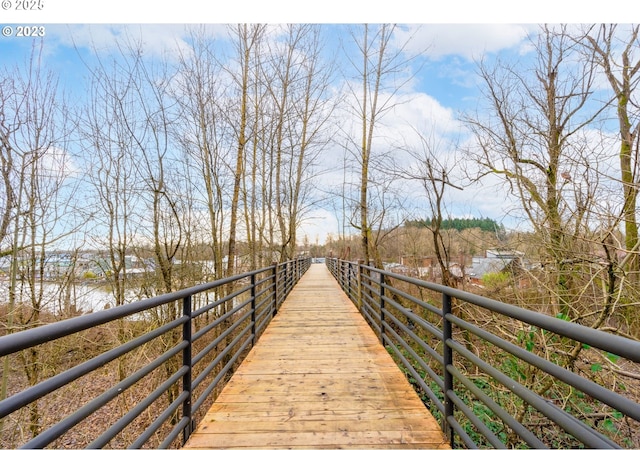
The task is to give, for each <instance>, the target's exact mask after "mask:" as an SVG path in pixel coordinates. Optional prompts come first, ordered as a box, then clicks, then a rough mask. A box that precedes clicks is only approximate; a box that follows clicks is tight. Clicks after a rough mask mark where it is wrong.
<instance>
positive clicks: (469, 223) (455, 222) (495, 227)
mask: <svg viewBox="0 0 640 450" xmlns="http://www.w3.org/2000/svg"><path fill="white" fill-rule="evenodd" d="M431 223H432V219H430V218H426V219H416V220H407V221H405V226H407V227H413V228H429V227H430V226H431ZM470 228H479V229H480V230H481V231H489V232H496V233H498V234H500V235H504V234H505V229H504V225H502V224H500V223H498V222H496V221H495V220H493V219H489V218H484V217H483V218H479V219H478V218H471V219H461V218H455V219H451V218H450V219H443V220H442V224H441V229H443V230H458V231H462V230H467V229H470Z"/></svg>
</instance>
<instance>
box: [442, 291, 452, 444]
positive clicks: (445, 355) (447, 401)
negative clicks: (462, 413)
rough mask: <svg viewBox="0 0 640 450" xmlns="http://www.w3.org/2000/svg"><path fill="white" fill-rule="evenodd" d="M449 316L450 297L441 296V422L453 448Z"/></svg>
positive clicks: (450, 330)
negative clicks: (442, 411) (442, 391)
mask: <svg viewBox="0 0 640 450" xmlns="http://www.w3.org/2000/svg"><path fill="white" fill-rule="evenodd" d="M448 314H451V296H450V295H448V294H445V293H443V294H442V360H443V367H442V374H443V378H444V380H443V382H444V420H443V421H442V431H444V434H445V435H446V436H447V438H448V439H449V444H450V445H451V446H452V447H453V428H452V427H451V426H450V425H449V417H453V402H452V401H451V397H450V396H449V392H453V375H451V373H450V372H449V370H448V369H447V368H448V367H449V366H452V365H453V349H452V348H451V347H449V345H448V344H447V342H448V341H449V340H451V338H452V329H451V322H449V319H447V315H448Z"/></svg>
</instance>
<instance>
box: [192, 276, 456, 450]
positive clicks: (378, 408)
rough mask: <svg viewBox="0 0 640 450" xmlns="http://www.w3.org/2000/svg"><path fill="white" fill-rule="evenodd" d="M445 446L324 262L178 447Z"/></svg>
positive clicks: (432, 421)
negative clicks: (186, 438) (194, 428)
mask: <svg viewBox="0 0 640 450" xmlns="http://www.w3.org/2000/svg"><path fill="white" fill-rule="evenodd" d="M349 447H350V448H449V445H448V443H447V442H446V439H445V437H444V435H443V433H442V432H441V431H440V427H439V425H438V423H437V422H436V421H435V419H434V418H433V417H432V416H431V414H430V413H429V412H428V410H427V409H426V408H425V407H424V405H423V404H422V402H421V401H420V398H419V397H418V395H417V394H416V393H415V391H414V390H413V389H412V387H411V385H410V384H409V382H408V381H407V380H406V378H405V376H404V375H403V374H402V372H401V371H400V369H398V367H397V366H396V364H395V363H394V361H393V360H392V358H391V357H390V356H389V354H388V353H387V352H386V350H385V349H384V348H383V347H382V346H381V345H380V343H379V341H378V339H377V337H376V336H375V334H374V333H373V331H372V330H371V329H370V328H369V326H368V325H367V324H366V322H365V321H364V319H363V318H362V316H361V315H360V313H359V312H358V310H357V308H355V306H354V305H353V304H352V303H351V301H350V300H349V299H348V298H347V297H346V295H345V294H344V293H343V292H342V291H341V290H340V287H339V286H338V284H337V282H336V281H335V280H334V279H333V277H332V276H331V274H330V273H329V271H328V269H327V268H326V267H325V266H324V265H320V264H313V265H312V266H311V268H310V269H309V270H308V271H307V273H306V274H305V275H304V276H303V278H302V279H301V280H300V282H299V283H298V285H297V286H296V287H295V288H294V289H293V291H292V292H291V294H289V297H288V298H287V300H286V301H285V302H284V304H283V305H282V308H281V309H280V311H279V312H278V314H277V316H276V317H275V318H274V319H273V321H272V322H271V324H270V325H269V326H268V327H267V329H266V330H265V332H264V334H263V335H262V337H261V338H260V340H259V341H258V343H257V345H256V346H255V347H254V348H253V349H252V350H251V352H250V353H249V355H248V356H247V358H246V359H245V361H244V362H243V363H242V364H241V366H240V367H239V368H238V370H237V371H236V373H235V374H234V375H233V377H232V378H231V380H230V381H229V383H228V384H227V385H226V386H225V388H224V389H223V391H222V393H221V394H220V396H219V397H218V399H217V400H216V402H215V403H214V405H213V406H212V408H211V409H210V410H209V412H208V413H207V415H206V416H205V418H204V419H203V420H202V422H201V423H200V425H199V426H198V428H197V430H196V431H195V432H194V434H192V435H191V438H190V439H189V441H188V442H187V445H186V446H185V448H349Z"/></svg>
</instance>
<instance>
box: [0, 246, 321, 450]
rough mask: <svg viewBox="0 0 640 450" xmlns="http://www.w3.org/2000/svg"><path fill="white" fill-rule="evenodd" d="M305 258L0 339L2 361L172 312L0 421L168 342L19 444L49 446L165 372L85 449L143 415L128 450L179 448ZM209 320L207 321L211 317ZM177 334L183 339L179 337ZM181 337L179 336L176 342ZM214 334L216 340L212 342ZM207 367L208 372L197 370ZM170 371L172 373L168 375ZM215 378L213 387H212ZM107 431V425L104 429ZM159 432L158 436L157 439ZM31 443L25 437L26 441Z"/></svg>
mask: <svg viewBox="0 0 640 450" xmlns="http://www.w3.org/2000/svg"><path fill="white" fill-rule="evenodd" d="M309 265H310V259H309V258H299V259H295V260H291V261H287V262H284V263H279V264H278V263H274V264H273V265H271V266H269V267H265V268H262V269H258V270H254V271H251V272H247V273H243V274H239V275H235V276H232V277H228V278H224V279H220V280H216V281H213V282H210V283H205V284H202V285H198V286H194V287H190V288H187V289H183V290H180V291H177V292H173V293H169V294H164V295H160V296H157V297H153V298H149V299H145V300H141V301H137V302H134V303H130V304H127V305H122V306H118V307H115V308H111V309H107V310H104V311H99V312H95V313H90V314H86V315H83V316H79V317H75V318H72V319H67V320H63V321H60V322H55V323H51V324H47V325H42V326H39V327H37V328H32V329H29V330H24V331H20V332H17V333H13V334H8V335H5V336H1V337H0V357H7V358H13V357H15V356H17V355H18V352H21V351H24V350H29V349H31V348H34V347H37V346H40V345H42V344H44V343H45V342H50V341H54V340H57V339H60V338H63V337H67V336H71V335H74V334H76V333H79V332H81V331H85V330H89V329H91V328H94V327H97V326H99V325H104V324H111V323H114V322H115V321H118V320H121V319H124V320H131V321H139V320H141V319H140V318H141V316H142V315H144V314H145V313H150V312H153V311H158V308H162V307H164V308H169V309H171V310H172V311H174V312H176V315H175V316H173V319H172V320H169V321H168V322H167V323H164V324H159V325H157V326H156V327H155V328H153V329H151V330H150V331H147V332H144V333H142V334H141V335H140V336H137V337H134V338H132V339H131V340H129V341H127V342H124V343H122V344H121V345H118V346H116V347H115V348H112V349H110V350H108V351H105V352H103V353H100V354H98V355H97V356H95V357H93V358H91V359H89V360H87V361H84V362H79V363H78V364H76V365H75V366H73V367H71V368H69V369H67V370H65V371H63V372H61V373H57V374H55V375H53V376H51V377H49V378H47V379H44V380H43V381H41V382H39V383H38V384H36V385H34V386H30V387H28V388H26V389H24V390H22V391H20V392H17V393H15V394H13V395H10V396H9V397H7V398H6V399H4V400H2V401H0V418H2V419H4V421H5V426H6V418H7V417H10V416H11V415H12V414H14V413H19V411H20V410H21V409H22V408H25V407H28V406H29V405H31V404H32V403H33V402H37V401H42V400H43V399H44V398H46V396H47V395H49V394H52V393H53V392H55V391H57V390H58V389H60V388H61V387H63V386H65V385H67V384H69V383H71V382H73V381H75V380H78V379H79V378H81V377H83V376H85V375H88V374H92V373H95V372H96V371H97V370H99V369H100V368H101V367H103V366H104V365H105V364H107V363H110V362H112V361H116V360H118V359H119V358H122V357H124V356H125V355H127V354H129V353H131V352H133V351H134V350H136V349H141V348H142V347H143V346H145V345H148V344H149V343H151V342H154V341H156V342H157V340H158V339H168V340H171V339H172V337H175V336H178V337H177V338H174V339H173V342H171V344H170V345H167V346H166V348H165V351H164V352H163V353H162V354H160V355H158V356H156V357H155V358H154V359H153V360H152V361H151V362H149V363H148V364H146V365H144V366H143V367H139V368H135V370H133V369H132V371H133V373H130V374H129V375H127V376H126V377H124V378H123V379H121V380H118V382H117V383H112V385H111V386H110V387H108V388H107V389H106V390H104V391H103V392H102V393H101V394H100V395H98V396H97V397H95V398H93V399H92V400H90V401H89V402H87V403H86V404H84V405H82V406H81V407H79V408H78V409H77V410H75V411H73V412H72V413H71V414H70V415H68V416H67V417H60V418H56V420H57V422H56V423H54V424H52V425H51V426H48V428H46V429H44V430H42V431H41V432H39V433H38V434H37V435H36V436H30V438H31V439H30V440H28V441H27V442H18V443H15V445H16V446H17V445H22V446H23V448H43V447H45V446H47V445H50V444H52V443H53V444H54V445H55V442H56V440H57V439H59V438H60V437H62V436H64V435H65V433H67V432H69V430H71V429H72V428H73V427H75V426H76V425H78V424H79V423H81V422H82V421H83V420H85V419H87V418H88V417H89V416H90V415H92V414H96V413H97V414H99V411H100V410H101V409H102V408H104V407H105V405H107V403H109V402H110V401H112V400H114V399H116V398H117V397H118V396H120V395H122V393H123V392H125V391H126V390H127V389H130V388H132V387H134V386H136V385H137V384H138V383H140V381H141V380H143V379H144V378H145V377H148V376H149V375H150V374H151V373H152V372H154V371H155V373H159V372H158V370H159V369H161V368H164V369H165V371H164V372H162V373H163V374H164V375H165V377H164V379H161V380H160V381H158V382H157V384H158V386H157V387H156V388H155V389H154V390H153V391H152V392H150V393H149V394H148V395H147V397H146V398H144V399H143V400H142V401H140V402H138V403H137V404H136V405H135V406H133V407H132V408H130V409H129V410H127V411H123V412H122V414H121V416H120V417H119V418H118V419H117V420H116V421H115V422H114V423H112V424H110V426H108V427H107V426H106V425H105V429H103V430H101V431H100V432H101V433H102V434H100V435H99V436H95V437H93V438H92V439H94V440H93V442H91V443H89V444H88V447H90V448H101V447H104V446H106V445H107V444H109V442H111V441H112V440H113V439H114V438H115V437H116V436H118V434H119V433H121V432H122V430H124V429H125V428H126V427H127V426H128V425H129V424H130V423H131V422H132V421H133V420H135V419H136V418H138V417H140V416H141V414H143V413H146V414H147V415H154V418H153V421H152V423H151V424H150V425H148V426H147V427H146V429H145V430H144V431H143V432H142V433H141V434H140V435H139V436H137V437H136V439H135V440H134V441H133V442H129V443H128V444H127V445H130V446H131V447H141V446H143V445H145V444H146V443H147V442H148V440H149V439H150V438H151V437H152V436H154V434H155V435H156V436H157V437H159V439H161V440H162V442H161V443H155V445H154V447H158V448H166V447H169V446H171V445H172V444H173V443H174V442H175V440H176V439H178V438H179V437H180V435H182V443H183V444H184V443H185V442H186V441H187V439H188V438H189V436H190V434H191V433H192V432H193V430H194V429H195V425H196V421H197V418H198V417H199V416H201V415H202V411H201V407H202V406H203V405H204V403H205V402H206V401H211V400H212V399H211V393H212V392H213V391H214V390H215V389H216V388H217V387H219V386H220V383H221V382H223V381H224V380H225V377H227V375H228V374H229V373H231V372H232V371H233V370H234V367H235V366H236V364H237V363H238V362H239V361H241V360H242V359H243V358H244V356H245V355H246V352H247V351H248V349H249V348H251V347H252V346H253V345H254V344H255V342H256V341H257V339H258V338H259V336H260V335H261V333H262V331H264V329H265V328H266V326H267V325H268V323H269V321H270V319H271V318H272V317H274V316H275V315H276V313H277V311H278V309H279V308H280V305H281V304H282V302H283V301H284V300H285V298H286V296H287V295H288V294H289V292H290V291H291V289H292V288H293V286H295V284H296V283H297V281H298V280H299V279H300V277H301V276H302V275H303V274H304V273H305V272H306V270H307V269H308V268H309ZM221 290H225V291H226V292H228V293H227V294H226V295H224V296H222V295H219V297H221V298H218V299H216V300H215V301H213V302H209V303H207V304H206V305H204V306H202V307H200V308H199V309H196V310H194V309H193V307H194V306H195V303H196V299H197V298H198V296H199V295H201V294H204V293H208V292H212V291H214V292H218V291H221ZM208 316H211V317H208ZM180 330H181V333H180ZM176 332H178V334H176ZM211 334H214V335H215V337H210V336H211ZM178 357H181V359H180V363H179V364H173V365H170V364H169V362H170V360H172V358H173V359H174V358H178ZM204 364H207V365H206V367H204V368H203V367H201V366H202V365H204ZM168 368H172V372H171V373H169V372H168ZM210 378H213V380H210ZM170 391H173V392H176V395H174V397H172V399H171V400H172V401H171V403H170V404H169V405H168V406H166V408H165V409H163V410H158V409H159V408H158V407H157V406H156V407H154V408H151V406H152V404H154V403H155V402H157V401H158V399H160V398H161V397H163V396H166V395H168V393H169V392H170ZM104 422H105V423H107V421H106V420H105V421H104ZM159 430H160V432H159ZM27 439H29V437H28V438H27Z"/></svg>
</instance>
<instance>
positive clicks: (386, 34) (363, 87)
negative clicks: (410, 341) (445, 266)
mask: <svg viewBox="0 0 640 450" xmlns="http://www.w3.org/2000/svg"><path fill="white" fill-rule="evenodd" d="M395 29H396V26H395V25H391V24H383V25H378V26H371V25H363V28H362V34H360V35H358V34H357V33H356V32H355V31H354V32H352V38H353V42H354V44H355V45H356V47H357V55H358V56H359V57H360V58H361V59H360V61H358V60H357V59H355V58H351V57H350V58H349V60H350V63H351V65H352V67H353V68H354V69H355V71H356V73H357V83H358V86H359V87H360V91H358V90H357V89H356V85H353V86H352V85H349V86H350V87H351V88H350V89H351V96H352V97H353V99H354V102H353V107H354V113H355V115H356V116H357V119H358V122H359V123H360V126H361V132H360V133H359V134H360V139H359V141H358V143H357V144H356V141H353V145H354V147H356V146H357V149H358V151H357V152H355V151H354V156H355V158H356V160H357V162H358V166H359V172H360V174H359V179H360V182H359V196H358V197H359V200H358V202H357V210H358V216H359V217H358V221H357V222H354V223H352V225H353V226H354V227H356V228H358V229H359V230H360V235H361V237H362V253H363V255H364V260H365V263H366V264H369V262H370V260H371V259H372V258H373V260H374V263H375V265H376V266H379V267H381V266H382V259H381V256H380V253H379V251H378V249H377V248H376V246H375V245H372V244H373V235H372V224H371V214H370V211H369V209H370V200H371V199H370V192H369V186H370V181H371V180H372V178H373V176H372V174H371V173H370V170H371V162H372V157H373V153H372V151H373V144H374V136H375V134H376V127H377V126H378V125H379V122H380V120H381V119H382V117H383V116H384V115H385V114H386V113H387V112H389V111H390V110H391V109H392V108H393V107H394V106H395V105H396V103H395V98H394V96H395V94H396V93H397V92H398V91H399V90H400V89H401V88H402V86H404V85H405V84H406V83H407V82H408V81H409V80H410V77H407V76H401V74H402V73H403V72H404V71H405V70H406V69H407V68H408V66H409V64H410V62H411V61H412V60H413V59H414V58H415V57H413V58H407V57H406V56H405V54H404V47H405V46H406V44H407V43H408V41H407V42H405V43H404V44H403V45H400V46H397V45H395V43H394V42H393V37H394V31H395ZM380 198H381V197H380Z"/></svg>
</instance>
